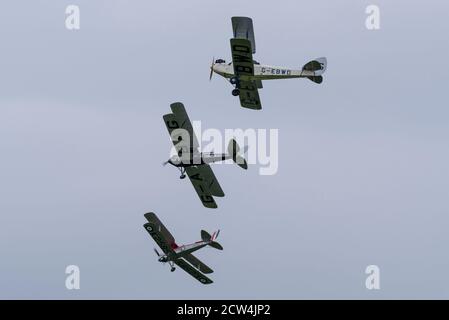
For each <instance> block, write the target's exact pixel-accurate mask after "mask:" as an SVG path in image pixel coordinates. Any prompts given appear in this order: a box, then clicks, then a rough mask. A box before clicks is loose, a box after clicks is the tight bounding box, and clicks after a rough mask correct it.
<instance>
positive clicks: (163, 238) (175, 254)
mask: <svg viewBox="0 0 449 320" xmlns="http://www.w3.org/2000/svg"><path fill="white" fill-rule="evenodd" d="M144 216H145V218H146V219H147V220H148V222H147V223H145V224H144V225H143V227H144V228H145V230H147V232H148V233H149V234H150V236H151V237H152V238H153V239H154V241H155V242H156V243H157V245H158V246H159V247H160V248H161V250H162V252H163V254H161V253H159V251H158V250H157V249H156V248H154V252H155V253H156V255H157V256H158V261H159V262H162V263H164V264H165V263H168V264H169V265H170V271H171V272H173V271H175V269H176V268H175V265H177V266H178V267H180V268H181V269H183V270H184V271H185V272H187V273H188V274H190V275H191V276H192V277H194V278H195V279H197V280H198V281H199V282H201V283H203V284H210V283H212V282H213V281H212V280H211V279H209V278H208V277H207V276H205V275H204V274H205V273H206V274H209V273H212V272H213V270H212V269H211V268H209V267H208V266H207V265H205V264H204V263H203V262H201V261H200V260H199V259H198V258H196V257H195V256H194V255H193V254H192V252H195V251H197V250H199V249H201V248H204V247H206V246H210V247H212V248H215V249H218V250H223V247H222V246H221V245H220V244H219V243H218V242H216V241H215V240H216V239H217V237H218V234H219V232H220V230H218V231H217V232H214V233H213V234H212V235H210V234H209V233H208V232H206V231H204V230H201V241H197V242H195V243H192V244H186V245H181V246H179V245H177V244H176V242H175V238H174V237H173V236H172V235H171V233H170V232H169V231H168V230H167V228H166V227H165V226H164V225H163V224H162V222H161V221H160V220H159V218H158V217H157V216H156V214H154V213H153V212H149V213H146V214H144Z"/></svg>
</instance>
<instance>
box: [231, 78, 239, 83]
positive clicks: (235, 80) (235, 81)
mask: <svg viewBox="0 0 449 320" xmlns="http://www.w3.org/2000/svg"><path fill="white" fill-rule="evenodd" d="M229 82H230V83H231V84H237V82H238V79H237V78H235V77H232V78H231V79H229Z"/></svg>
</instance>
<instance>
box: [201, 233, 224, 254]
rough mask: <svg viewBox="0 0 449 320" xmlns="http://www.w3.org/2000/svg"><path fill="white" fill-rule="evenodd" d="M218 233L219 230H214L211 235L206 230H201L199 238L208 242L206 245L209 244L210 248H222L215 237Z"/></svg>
mask: <svg viewBox="0 0 449 320" xmlns="http://www.w3.org/2000/svg"><path fill="white" fill-rule="evenodd" d="M219 233H220V230H218V231H216V232H214V233H213V234H212V235H210V234H209V233H208V232H207V231H205V230H201V239H202V240H203V241H205V242H209V243H208V245H210V246H211V247H212V248H215V249H218V250H223V247H222V246H221V244H219V243H218V242H217V241H215V239H217V237H218V234H219Z"/></svg>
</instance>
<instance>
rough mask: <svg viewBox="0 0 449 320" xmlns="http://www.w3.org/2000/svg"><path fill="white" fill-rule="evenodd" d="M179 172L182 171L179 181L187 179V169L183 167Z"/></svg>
mask: <svg viewBox="0 0 449 320" xmlns="http://www.w3.org/2000/svg"><path fill="white" fill-rule="evenodd" d="M179 171H181V176H180V177H179V179H184V178H185V177H186V169H185V168H183V167H181V168H179Z"/></svg>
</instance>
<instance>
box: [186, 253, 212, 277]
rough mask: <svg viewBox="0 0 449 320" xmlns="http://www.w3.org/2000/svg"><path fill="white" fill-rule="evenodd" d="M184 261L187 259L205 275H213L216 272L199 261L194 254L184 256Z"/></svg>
mask: <svg viewBox="0 0 449 320" xmlns="http://www.w3.org/2000/svg"><path fill="white" fill-rule="evenodd" d="M182 257H183V258H184V259H186V260H187V261H188V262H189V263H190V264H191V265H192V266H194V267H195V268H197V269H198V270H199V271H201V272H203V273H212V272H214V270H212V269H211V268H209V267H208V266H207V265H206V264H204V263H203V262H202V261H201V260H199V259H198V258H197V257H195V256H194V255H193V254H191V253H188V254H186V255H183V256H182Z"/></svg>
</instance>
